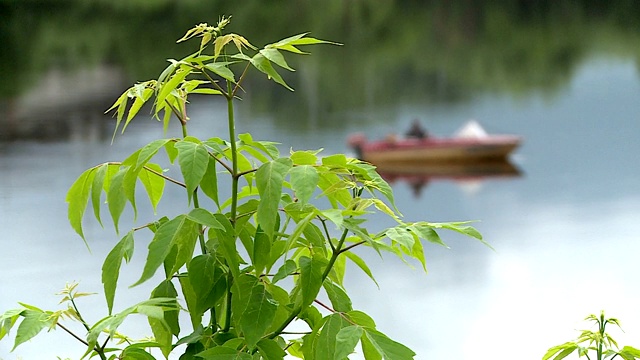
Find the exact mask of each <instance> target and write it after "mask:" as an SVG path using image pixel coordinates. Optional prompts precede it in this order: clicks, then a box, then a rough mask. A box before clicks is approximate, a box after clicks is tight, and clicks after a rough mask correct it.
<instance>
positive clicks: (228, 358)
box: [196, 346, 253, 360]
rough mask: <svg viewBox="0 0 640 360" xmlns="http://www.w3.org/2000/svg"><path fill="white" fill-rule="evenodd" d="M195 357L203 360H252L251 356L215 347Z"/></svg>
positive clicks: (226, 348) (223, 347)
mask: <svg viewBox="0 0 640 360" xmlns="http://www.w3.org/2000/svg"><path fill="white" fill-rule="evenodd" d="M196 356H197V357H199V358H203V359H204V360H253V357H252V356H251V355H249V354H247V353H245V352H240V351H238V350H236V349H234V348H230V347H226V346H216V347H214V348H211V349H208V350H205V351H203V352H201V353H198V354H196Z"/></svg>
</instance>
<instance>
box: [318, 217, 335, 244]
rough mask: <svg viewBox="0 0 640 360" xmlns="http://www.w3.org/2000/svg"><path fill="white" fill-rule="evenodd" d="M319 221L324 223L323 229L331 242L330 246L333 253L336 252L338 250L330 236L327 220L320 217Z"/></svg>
mask: <svg viewBox="0 0 640 360" xmlns="http://www.w3.org/2000/svg"><path fill="white" fill-rule="evenodd" d="M318 219H319V220H320V222H321V223H322V227H323V228H324V234H325V235H326V236H327V241H329V246H331V251H332V252H334V251H336V248H335V247H334V246H333V243H332V242H331V234H329V229H327V223H326V221H327V220H326V219H323V218H321V217H320V216H318Z"/></svg>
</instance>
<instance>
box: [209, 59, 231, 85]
mask: <svg viewBox="0 0 640 360" xmlns="http://www.w3.org/2000/svg"><path fill="white" fill-rule="evenodd" d="M230 64H232V63H230V62H216V63H209V64H206V65H205V66H204V67H205V68H206V69H208V70H210V71H211V72H213V73H214V74H216V75H218V76H220V77H221V78H223V79H225V80H228V81H230V82H232V83H234V84H235V83H236V78H235V75H234V74H233V71H231V70H230V69H229V67H228V66H229V65H230Z"/></svg>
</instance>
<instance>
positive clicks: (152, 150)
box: [134, 139, 173, 171]
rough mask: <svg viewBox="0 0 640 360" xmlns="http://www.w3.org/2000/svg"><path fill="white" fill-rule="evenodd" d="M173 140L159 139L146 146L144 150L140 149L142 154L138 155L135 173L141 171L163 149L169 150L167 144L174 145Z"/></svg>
mask: <svg viewBox="0 0 640 360" xmlns="http://www.w3.org/2000/svg"><path fill="white" fill-rule="evenodd" d="M172 142H173V139H158V140H154V141H152V142H150V143H149V144H147V145H145V146H144V147H143V148H142V149H140V153H139V154H138V158H137V160H136V164H135V167H134V168H135V171H140V169H142V167H143V166H145V165H146V164H147V163H148V162H149V161H150V160H151V158H153V157H154V156H155V155H156V154H157V153H158V151H159V150H160V149H161V148H163V147H164V148H165V149H166V148H167V144H169V143H172Z"/></svg>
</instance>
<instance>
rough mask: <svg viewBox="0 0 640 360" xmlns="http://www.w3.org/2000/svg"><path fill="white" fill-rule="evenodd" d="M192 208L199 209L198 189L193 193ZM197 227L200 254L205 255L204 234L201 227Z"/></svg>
mask: <svg viewBox="0 0 640 360" xmlns="http://www.w3.org/2000/svg"><path fill="white" fill-rule="evenodd" d="M193 207H194V208H196V209H198V208H200V202H199V201H198V189H197V188H196V189H195V190H194V191H193ZM198 227H199V231H198V233H199V235H198V239H199V241H200V251H202V254H206V253H207V247H206V245H205V240H204V233H203V232H202V225H198Z"/></svg>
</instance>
